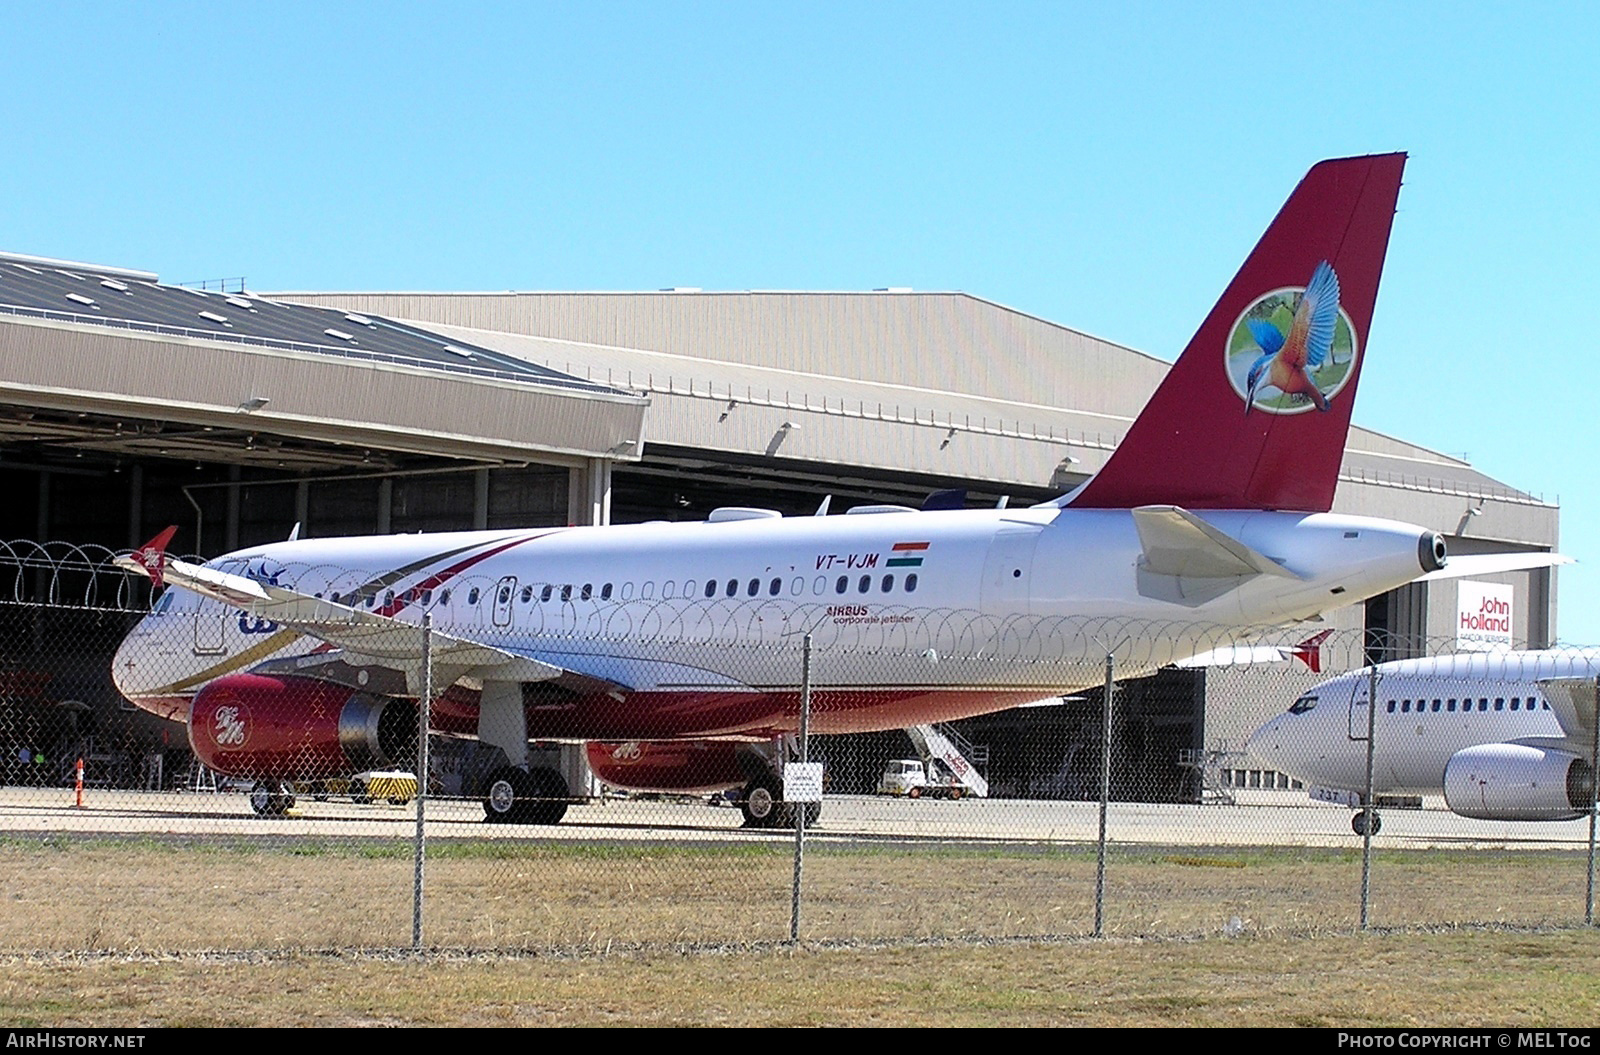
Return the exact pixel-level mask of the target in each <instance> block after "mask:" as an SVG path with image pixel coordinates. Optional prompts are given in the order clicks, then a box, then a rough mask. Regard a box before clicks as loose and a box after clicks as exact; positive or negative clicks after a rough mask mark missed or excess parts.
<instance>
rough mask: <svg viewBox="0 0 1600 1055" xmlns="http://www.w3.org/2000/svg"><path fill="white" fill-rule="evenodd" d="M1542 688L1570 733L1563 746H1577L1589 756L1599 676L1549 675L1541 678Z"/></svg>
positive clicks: (1540, 689)
mask: <svg viewBox="0 0 1600 1055" xmlns="http://www.w3.org/2000/svg"><path fill="white" fill-rule="evenodd" d="M1539 691H1540V692H1542V693H1544V698H1545V699H1546V700H1549V701H1550V709H1551V710H1552V711H1554V712H1555V716H1556V721H1558V722H1560V723H1561V731H1562V732H1563V733H1565V734H1567V742H1566V743H1565V744H1564V745H1562V747H1563V748H1564V749H1565V750H1569V751H1570V750H1573V749H1574V748H1576V749H1577V750H1579V751H1581V752H1582V753H1583V754H1584V755H1585V756H1587V755H1588V753H1589V751H1590V750H1591V749H1592V746H1593V744H1594V724H1595V679H1594V678H1546V679H1544V680H1542V681H1540V682H1539Z"/></svg>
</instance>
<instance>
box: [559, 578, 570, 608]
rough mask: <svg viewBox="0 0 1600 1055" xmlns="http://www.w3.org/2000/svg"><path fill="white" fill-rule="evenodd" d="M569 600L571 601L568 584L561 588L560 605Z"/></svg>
mask: <svg viewBox="0 0 1600 1055" xmlns="http://www.w3.org/2000/svg"><path fill="white" fill-rule="evenodd" d="M570 600H572V584H571V583H570V582H569V583H567V584H566V585H565V586H563V587H561V603H562V604H566V603H567V602H568V601H570Z"/></svg>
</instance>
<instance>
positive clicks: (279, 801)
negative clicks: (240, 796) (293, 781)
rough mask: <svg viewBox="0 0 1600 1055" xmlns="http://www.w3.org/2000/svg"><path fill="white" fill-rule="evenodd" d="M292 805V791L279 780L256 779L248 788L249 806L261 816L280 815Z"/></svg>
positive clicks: (286, 811)
mask: <svg viewBox="0 0 1600 1055" xmlns="http://www.w3.org/2000/svg"><path fill="white" fill-rule="evenodd" d="M293 806H294V792H293V790H292V789H291V788H290V787H289V785H288V784H286V783H285V782H283V781H281V780H258V781H256V783H255V787H253V788H251V789H250V808H251V809H253V810H255V811H256V812H257V813H259V814H260V815H261V816H263V817H281V816H283V815H284V814H285V813H288V812H289V810H290V809H291V808H292V807H293Z"/></svg>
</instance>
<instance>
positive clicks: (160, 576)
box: [133, 524, 178, 589]
mask: <svg viewBox="0 0 1600 1055" xmlns="http://www.w3.org/2000/svg"><path fill="white" fill-rule="evenodd" d="M177 533H178V527H177V525H176V524H174V525H173V526H172V527H169V528H167V530H165V531H163V532H162V533H161V534H159V535H157V536H156V537H155V538H153V539H151V540H150V541H149V542H146V543H145V544H144V545H142V546H140V547H139V548H138V549H136V550H134V551H133V559H134V561H135V562H136V563H137V564H138V565H139V566H140V567H141V568H143V569H144V571H145V574H146V575H148V576H150V581H151V582H153V583H155V585H156V588H157V589H160V588H161V585H162V583H163V581H164V580H165V576H166V570H167V543H169V542H171V541H172V536H174V535H176V534H177Z"/></svg>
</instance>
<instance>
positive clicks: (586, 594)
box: [579, 582, 594, 601]
mask: <svg viewBox="0 0 1600 1055" xmlns="http://www.w3.org/2000/svg"><path fill="white" fill-rule="evenodd" d="M593 596H594V583H592V582H586V583H584V584H583V592H582V593H581V594H579V599H580V600H584V601H587V600H588V599H589V598H591V597H593Z"/></svg>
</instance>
